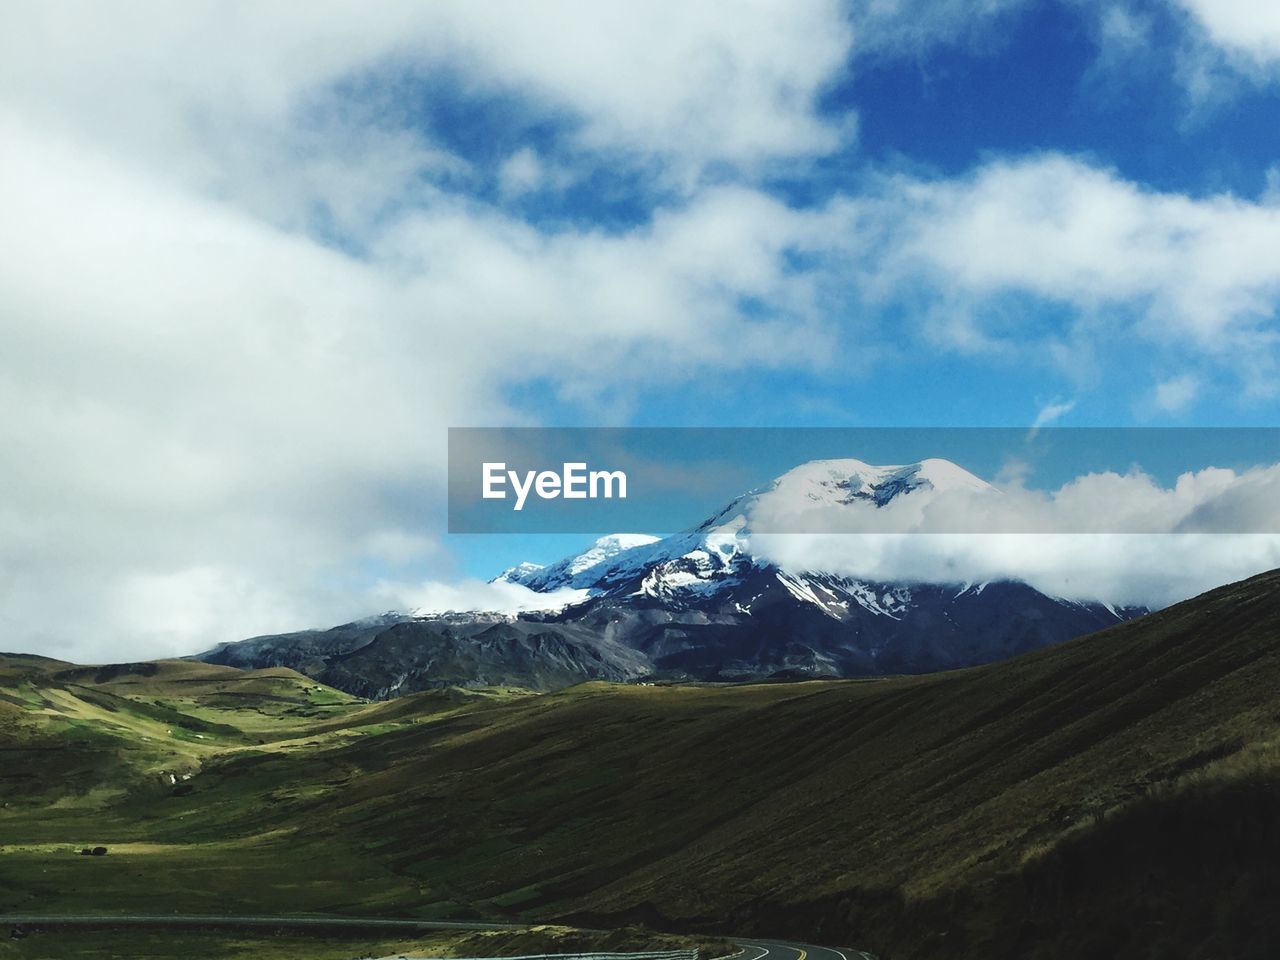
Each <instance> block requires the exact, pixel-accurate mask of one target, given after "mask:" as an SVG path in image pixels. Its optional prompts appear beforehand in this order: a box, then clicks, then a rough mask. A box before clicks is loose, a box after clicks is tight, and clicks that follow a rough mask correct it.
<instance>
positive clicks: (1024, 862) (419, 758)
mask: <svg viewBox="0 0 1280 960" xmlns="http://www.w3.org/2000/svg"><path fill="white" fill-rule="evenodd" d="M1278 587H1280V574H1269V575H1265V576H1263V577H1259V578H1255V579H1254V580H1251V581H1246V582H1245V583H1243V584H1236V585H1232V586H1230V587H1226V588H1223V589H1221V590H1219V591H1215V592H1213V593H1211V594H1207V595H1206V596H1204V597H1202V598H1198V599H1197V600H1195V601H1190V602H1188V603H1186V604H1182V605H1179V606H1177V607H1173V608H1170V609H1169V610H1166V611H1163V612H1161V613H1159V614H1156V615H1153V616H1151V617H1147V618H1144V619H1143V620H1141V621H1138V622H1135V623H1132V624H1127V625H1122V626H1118V627H1116V628H1113V629H1112V630H1109V631H1106V632H1104V633H1101V634H1097V635H1094V636H1092V637H1088V638H1084V639H1081V640H1078V641H1074V642H1071V643H1068V644H1064V645H1062V646H1060V647H1057V648H1054V649H1050V650H1045V651H1041V652H1038V653H1034V654H1030V655H1028V656H1024V657H1019V658H1017V659H1015V660H1011V661H1006V662H1004V663H999V664H993V665H990V666H986V667H981V668H975V669H971V670H963V671H956V672H952V673H946V674H937V675H932V676H924V677H903V678H891V679H886V680H875V681H839V682H812V683H786V684H782V683H779V684H755V685H743V686H652V687H651V686H619V685H609V684H603V683H601V684H585V685H582V686H579V687H575V688H571V689H569V690H565V691H561V692H559V693H554V694H546V695H538V696H534V695H529V694H525V693H522V692H520V691H515V690H496V691H484V692H467V693H461V692H452V691H441V692H433V693H428V694H418V695H415V696H411V697H406V698H402V699H399V700H393V701H388V702H385V703H365V702H361V701H358V700H355V699H353V698H350V697H346V696H344V695H343V694H341V693H338V692H336V691H333V690H330V689H328V688H324V687H321V686H318V685H317V684H316V683H315V682H314V681H312V680H309V679H308V678H306V677H303V676H301V675H300V674H296V673H293V672H292V671H288V670H264V671H250V672H241V671H236V670H232V669H229V668H221V667H211V666H208V665H203V664H190V663H181V662H179V663H174V662H166V663H158V664H146V665H134V666H130V667H115V668H101V669H100V668H77V667H72V666H70V665H66V664H58V663H55V662H50V661H41V660H38V659H34V658H22V657H8V658H5V659H4V660H3V661H0V751H2V753H0V756H2V757H3V761H2V762H3V769H2V770H0V804H3V806H0V913H19V912H27V913H78V912H93V913H103V914H111V913H116V914H127V913H131V912H132V913H157V912H183V913H203V912H214V913H253V914H297V913H309V912H314V913H337V914H351V915H363V916H411V917H419V918H439V919H486V920H502V921H511V920H514V921H547V920H555V921H557V922H567V923H574V924H577V925H579V926H585V927H618V926H624V925H628V924H645V925H647V926H648V927H650V928H655V929H666V930H677V931H700V932H709V933H726V932H732V933H753V934H758V935H763V936H777V937H789V938H793V939H800V940H807V941H810V942H818V943H829V944H853V945H855V946H857V947H859V948H861V949H866V950H869V951H871V952H873V953H875V954H877V955H879V956H881V957H883V958H892V957H984V958H1001V957H1009V958H1013V957H1018V958H1025V957H1044V958H1048V957H1055V958H1056V957H1110V956H1120V955H1123V956H1126V957H1176V956H1201V955H1218V954H1222V953H1225V952H1227V951H1230V953H1231V955H1232V956H1233V957H1246V958H1247V957H1255V956H1256V957H1261V956H1264V955H1274V951H1272V953H1270V954H1268V953H1267V952H1266V951H1268V950H1271V948H1272V947H1273V946H1274V944H1275V943H1277V942H1278V937H1280V930H1278V929H1277V924H1278V921H1276V920H1273V919H1271V917H1272V913H1273V911H1271V910H1270V907H1269V904H1270V903H1273V902H1274V895H1275V894H1276V893H1280V888H1278V884H1277V882H1276V878H1277V870H1276V868H1275V867H1274V864H1275V863H1278V862H1280V705H1278V704H1277V701H1276V699H1275V691H1276V690H1277V689H1280V686H1278V684H1280V590H1278V589H1277V588H1278ZM93 845H103V846H106V847H107V848H108V853H107V855H105V856H102V857H88V856H81V855H80V854H79V853H78V851H79V850H80V849H82V848H84V847H86V846H93ZM14 955H15V956H25V954H20V953H19V954H14ZM0 956H3V954H0Z"/></svg>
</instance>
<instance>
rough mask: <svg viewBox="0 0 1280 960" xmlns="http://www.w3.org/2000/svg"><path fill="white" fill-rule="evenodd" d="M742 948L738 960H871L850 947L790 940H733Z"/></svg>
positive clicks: (737, 938) (866, 955)
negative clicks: (822, 945)
mask: <svg viewBox="0 0 1280 960" xmlns="http://www.w3.org/2000/svg"><path fill="white" fill-rule="evenodd" d="M733 940H734V942H735V943H737V944H738V946H740V947H742V949H743V954H742V956H741V957H739V958H737V960H870V954H866V953H863V952H862V951H861V950H853V949H850V948H848V947H839V948H837V947H820V946H817V945H816V944H812V943H793V942H791V941H789V940H744V939H742V938H740V937H735V938H733Z"/></svg>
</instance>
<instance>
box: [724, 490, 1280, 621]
mask: <svg viewBox="0 0 1280 960" xmlns="http://www.w3.org/2000/svg"><path fill="white" fill-rule="evenodd" d="M749 522H750V525H751V528H752V529H753V530H756V531H764V532H757V533H756V534H754V535H753V536H752V538H751V549H752V550H753V551H754V552H755V553H757V554H758V555H760V556H762V557H764V558H766V559H769V560H772V561H774V562H776V563H778V564H780V565H781V566H783V567H784V568H786V569H794V570H823V571H831V572H836V573H840V574H844V575H847V576H853V577H865V578H868V579H875V580H881V581H898V580H907V581H914V582H926V583H927V582H942V583H963V582H968V583H978V582H983V581H990V580H1006V579H1012V580H1023V581H1025V582H1028V583H1030V584H1031V585H1032V586H1035V587H1037V588H1038V589H1040V590H1043V591H1045V592H1047V593H1050V594H1053V595H1056V596H1065V597H1071V598H1076V599H1090V600H1102V601H1104V602H1111V603H1121V604H1144V605H1150V606H1163V605H1165V604H1168V603H1172V602H1174V601H1177V600H1182V599H1185V598H1186V597H1189V596H1192V595H1194V594H1196V593H1200V592H1202V591H1204V590H1207V589H1210V588H1211V587H1214V586H1218V585H1220V584H1222V583H1226V582H1229V581H1232V580H1238V579H1242V578H1244V577H1247V576H1251V575H1253V574H1255V573H1260V572H1262V571H1264V570H1269V569H1272V568H1274V567H1276V566H1280V465H1277V466H1273V467H1267V468H1255V469H1251V470H1247V471H1244V472H1242V473H1236V472H1235V471H1232V470H1227V469H1221V468H1209V469H1205V470H1201V471H1197V472H1194V473H1186V474H1183V475H1182V476H1180V477H1178V478H1177V480H1176V482H1175V483H1174V484H1173V485H1171V486H1168V487H1165V486H1162V485H1161V484H1159V483H1158V482H1156V481H1155V480H1154V479H1153V478H1152V477H1150V476H1148V475H1146V474H1143V473H1141V472H1133V473H1130V474H1125V475H1121V474H1115V473H1099V474H1087V475H1084V476H1081V477H1078V478H1077V479H1075V480H1073V481H1071V482H1070V483H1067V484H1064V485H1063V486H1062V487H1060V488H1058V489H1057V490H1050V491H1038V490H1030V489H1025V488H1022V487H1021V486H1019V485H1018V484H1017V483H1016V482H1015V483H1012V484H1010V485H1008V486H1006V487H1005V488H1004V489H1003V490H1000V491H994V492H989V493H976V492H971V491H967V490H956V491H949V492H943V493H939V494H936V495H933V496H926V497H921V496H919V495H909V496H905V497H899V498H897V499H895V500H893V501H891V502H890V503H888V504H887V505H885V506H884V507H881V508H874V507H867V508H866V509H858V508H857V506H856V505H855V506H851V505H841V506H839V507H835V508H826V509H821V508H812V507H806V508H804V509H802V510H800V511H799V512H795V511H793V512H790V513H788V512H786V511H785V510H782V509H777V508H771V509H770V512H769V513H767V514H766V515H762V516H752V517H750V518H749ZM791 531H796V532H791ZM805 531H811V532H805ZM816 531H822V532H821V533H819V532H816Z"/></svg>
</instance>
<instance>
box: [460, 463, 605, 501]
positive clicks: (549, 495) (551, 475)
mask: <svg viewBox="0 0 1280 960" xmlns="http://www.w3.org/2000/svg"><path fill="white" fill-rule="evenodd" d="M562 467H563V468H562V469H561V470H560V472H559V473H557V472H556V471H554V470H526V471H525V472H524V473H523V474H521V473H520V472H519V471H517V470H508V469H507V465H506V464H505V463H485V464H483V465H482V476H483V479H484V485H483V488H482V496H483V497H484V499H486V500H505V499H507V487H508V485H509V486H510V487H511V491H512V492H513V493H514V494H515V506H514V507H513V509H515V510H523V509H524V503H525V500H526V499H528V497H529V494H530V492H532V493H533V494H535V495H536V496H537V497H538V498H539V499H541V500H555V499H556V498H557V497H563V498H564V499H566V500H588V499H589V500H598V499H600V498H602V497H603V498H604V499H606V500H611V499H613V498H614V497H617V498H618V499H619V500H625V499H626V498H627V475H626V474H625V473H624V472H623V471H621V470H588V469H587V465H586V464H585V463H566V464H563V465H562Z"/></svg>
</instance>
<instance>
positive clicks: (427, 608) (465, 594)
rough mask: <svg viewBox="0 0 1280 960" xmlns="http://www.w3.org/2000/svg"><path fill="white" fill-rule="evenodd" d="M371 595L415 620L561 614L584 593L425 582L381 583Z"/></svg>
mask: <svg viewBox="0 0 1280 960" xmlns="http://www.w3.org/2000/svg"><path fill="white" fill-rule="evenodd" d="M374 594H375V596H377V597H379V598H380V599H381V600H382V602H383V606H384V607H386V608H389V609H393V610H408V611H412V612H414V613H416V614H418V615H419V616H426V615H428V614H442V613H468V612H482V613H500V614H507V615H512V614H517V613H527V612H531V611H544V612H546V611H557V610H563V609H564V608H565V607H567V606H570V605H571V604H574V603H579V602H581V601H582V600H585V599H586V598H587V595H588V591H586V590H573V589H569V588H561V589H558V590H550V591H547V592H545V593H539V592H537V591H534V590H530V589H529V588H528V587H525V586H521V585H520V584H518V583H507V582H505V581H493V582H489V581H484V580H457V581H452V582H444V581H439V580H426V581H423V582H420V583H399V582H391V581H384V582H382V583H379V584H378V585H377V586H376V587H375V588H374Z"/></svg>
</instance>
